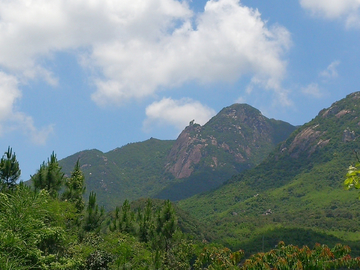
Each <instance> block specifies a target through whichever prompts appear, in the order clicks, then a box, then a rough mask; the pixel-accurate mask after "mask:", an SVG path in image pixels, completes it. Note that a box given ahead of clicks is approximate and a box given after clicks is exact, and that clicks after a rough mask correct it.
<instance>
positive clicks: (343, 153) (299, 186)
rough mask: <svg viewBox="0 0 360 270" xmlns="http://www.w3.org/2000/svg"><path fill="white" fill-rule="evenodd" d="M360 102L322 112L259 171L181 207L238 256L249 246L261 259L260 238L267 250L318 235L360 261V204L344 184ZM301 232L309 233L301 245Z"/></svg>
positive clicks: (355, 98) (353, 99)
mask: <svg viewBox="0 0 360 270" xmlns="http://www.w3.org/2000/svg"><path fill="white" fill-rule="evenodd" d="M359 95H360V94H359V93H354V94H352V95H349V96H348V97H347V98H346V99H344V100H341V101H339V102H336V103H334V104H333V105H332V106H331V107H330V108H328V109H324V110H323V111H321V112H320V113H319V115H318V116H317V117H316V118H314V119H313V120H312V121H310V122H309V123H307V124H305V125H304V126H302V127H299V128H298V129H297V130H296V131H294V132H293V133H292V134H291V135H290V137H289V138H288V139H287V140H286V141H285V142H283V143H281V144H279V145H278V147H277V148H276V149H275V150H274V151H273V152H272V153H270V155H269V157H268V158H267V159H266V160H264V161H263V162H262V163H261V164H259V165H258V166H257V167H255V168H254V169H250V170H247V171H244V172H243V173H241V174H239V175H236V176H233V177H232V178H231V179H229V180H228V181H227V182H226V183H225V184H224V185H223V186H221V187H220V188H218V189H216V190H213V191H211V192H206V193H203V194H200V195H196V196H194V197H192V198H189V199H186V200H182V201H180V202H179V203H178V206H179V207H180V208H182V209H184V210H185V211H188V212H189V213H190V214H191V215H192V216H194V217H197V218H199V220H200V221H201V222H203V223H205V224H206V225H207V226H209V227H212V228H213V229H214V232H215V234H216V235H217V239H218V241H219V242H220V243H222V244H223V245H225V246H228V247H231V248H232V249H238V248H239V247H241V248H243V246H244V245H245V244H246V248H245V247H244V249H245V250H246V251H250V252H252V253H253V252H259V251H262V244H261V243H262V241H261V239H262V236H265V243H264V245H265V249H266V250H269V249H270V248H271V247H273V243H274V241H279V240H284V241H286V242H290V243H294V244H295V242H297V244H299V245H300V244H301V245H306V244H310V243H311V244H312V242H311V238H310V237H307V235H313V234H316V235H317V236H316V237H317V238H319V240H318V241H320V242H322V243H325V244H331V245H332V244H334V241H338V242H342V243H346V244H348V245H350V246H351V248H352V250H353V252H354V254H360V253H359V244H358V240H360V238H359V235H358V234H356V232H357V230H358V228H359V226H360V222H359V217H360V213H359V210H358V209H359V207H360V202H359V201H358V200H351V199H350V200H349V194H347V193H346V192H344V191H343V190H342V189H341V182H342V181H341V180H340V179H343V178H344V171H345V170H346V168H347V167H348V165H349V164H350V163H351V160H352V158H353V157H352V155H351V153H352V152H353V150H354V149H355V150H356V149H358V147H359V143H358V141H359V137H358V134H360V125H358V123H359V119H358V115H359V113H360V106H359ZM348 134H350V135H348ZM355 168H356V169H355V170H354V169H353V168H351V170H352V172H351V173H352V174H356V170H358V169H359V167H358V165H357V166H355ZM351 177H353V175H352V176H351ZM354 180H356V178H354ZM349 183H350V184H351V182H349ZM349 183H348V184H349ZM354 183H356V182H353V184H354ZM350 192H351V191H350ZM268 210H270V211H268ZM289 230H293V231H296V232H299V233H295V234H291V233H288V231H289ZM301 231H302V232H306V233H304V234H303V236H304V237H302V238H301V237H300V236H301V233H300V232H301ZM275 232H276V233H278V235H276V236H275ZM267 236H268V239H270V238H271V237H273V238H272V240H271V241H270V240H269V241H266V239H267ZM305 236H306V237H305ZM281 237H283V238H281ZM300 240H301V241H300ZM275 243H276V242H275Z"/></svg>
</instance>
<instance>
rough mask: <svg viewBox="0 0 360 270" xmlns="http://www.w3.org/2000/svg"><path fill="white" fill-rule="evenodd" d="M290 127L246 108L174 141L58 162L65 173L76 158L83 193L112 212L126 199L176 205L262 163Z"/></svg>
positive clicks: (225, 112)
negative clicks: (83, 182)
mask: <svg viewBox="0 0 360 270" xmlns="http://www.w3.org/2000/svg"><path fill="white" fill-rule="evenodd" d="M294 129H295V127H294V126H292V125H290V124H288V123H285V122H282V121H278V120H274V119H268V118H266V117H265V116H263V115H262V114H261V113H260V111H258V110H257V109H255V108H253V107H251V106H249V105H246V104H234V105H232V106H229V107H226V108H224V109H223V110H222V111H221V112H219V113H218V114H217V115H216V116H214V117H213V118H212V119H211V120H210V121H209V122H208V123H206V124H205V125H204V126H200V125H198V124H194V123H193V122H192V123H190V125H189V126H188V127H186V128H185V129H184V131H183V132H182V133H181V134H180V135H179V137H178V138H177V140H176V141H172V140H169V141H162V140H157V139H153V138H152V139H149V140H147V141H144V142H138V143H131V144H128V145H125V146H123V147H121V148H117V149H115V150H113V151H110V152H108V153H102V152H101V151H99V150H87V151H82V152H79V153H76V154H74V155H72V156H70V157H67V158H65V159H63V160H61V161H60V165H61V166H62V167H63V171H64V172H65V173H66V174H69V173H70V172H71V170H72V168H73V166H74V164H75V162H76V160H77V159H78V158H80V164H81V169H82V170H83V172H84V173H85V179H86V186H87V193H86V195H85V196H86V197H87V196H88V193H89V192H90V191H95V192H96V193H97V195H98V199H99V204H100V205H104V206H105V207H106V208H108V209H113V208H114V207H115V206H116V205H118V204H119V203H122V202H123V201H124V200H125V199H129V200H136V199H138V198H141V197H154V198H160V199H171V200H179V199H183V198H187V197H190V196H192V195H194V194H197V193H200V192H204V191H207V190H210V189H214V188H216V187H218V186H219V185H221V184H222V183H223V182H224V181H226V180H227V179H229V178H230V177H231V176H232V175H234V174H238V173H239V172H241V171H243V170H245V169H249V168H252V167H254V166H256V165H257V164H259V163H260V162H261V161H262V160H264V159H265V158H266V156H267V155H268V154H269V152H270V151H272V150H273V149H274V148H275V146H276V144H277V143H278V142H280V141H281V140H283V139H284V138H286V137H287V136H288V135H289V134H290V133H291V132H292V131H293V130H294Z"/></svg>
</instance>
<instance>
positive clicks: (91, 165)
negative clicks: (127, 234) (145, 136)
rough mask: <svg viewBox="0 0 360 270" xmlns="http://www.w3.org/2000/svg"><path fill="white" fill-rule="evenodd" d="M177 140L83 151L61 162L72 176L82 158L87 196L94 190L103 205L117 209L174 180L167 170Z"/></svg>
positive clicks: (147, 141) (109, 208) (152, 139)
mask: <svg viewBox="0 0 360 270" xmlns="http://www.w3.org/2000/svg"><path fill="white" fill-rule="evenodd" d="M173 143H174V141H173V140H157V139H154V138H151V139H149V140H146V141H144V142H137V143H130V144H127V145H125V146H123V147H121V148H116V149H114V150H112V151H110V152H107V153H103V152H101V151H98V150H87V151H82V152H79V153H76V154H74V155H72V156H69V157H67V158H65V159H63V160H61V161H59V164H60V165H61V167H62V168H63V172H64V173H65V174H68V175H70V173H71V171H72V170H73V167H74V164H75V163H76V161H77V160H78V159H79V158H80V160H81V167H80V168H81V170H82V171H83V173H84V176H85V178H86V186H87V188H86V192H85V198H88V197H89V194H90V192H91V191H94V192H95V193H96V194H97V201H98V203H99V204H100V205H103V206H104V207H105V209H107V210H114V209H115V207H116V206H118V204H119V203H120V204H121V203H123V202H124V201H125V200H126V199H128V200H130V201H133V200H136V199H139V198H141V197H144V198H145V197H146V198H147V197H152V196H154V195H155V194H157V193H158V192H160V191H161V190H162V189H163V188H164V186H166V185H167V184H169V183H171V182H172V179H171V177H169V176H168V175H165V174H164V172H163V171H164V170H163V169H164V165H165V163H166V157H167V154H168V152H169V151H170V149H171V147H172V145H173Z"/></svg>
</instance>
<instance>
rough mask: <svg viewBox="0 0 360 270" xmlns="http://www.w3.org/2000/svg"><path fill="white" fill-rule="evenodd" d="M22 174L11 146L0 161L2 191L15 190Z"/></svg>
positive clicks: (0, 185)
mask: <svg viewBox="0 0 360 270" xmlns="http://www.w3.org/2000/svg"><path fill="white" fill-rule="evenodd" d="M20 174H21V170H20V167H19V162H18V161H17V160H16V155H15V152H14V153H13V152H12V148H11V147H10V146H9V147H8V150H7V151H6V152H5V153H4V155H3V157H2V158H1V161H0V190H5V189H13V188H14V187H15V186H16V180H18V179H19V177H20Z"/></svg>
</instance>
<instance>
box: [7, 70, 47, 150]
mask: <svg viewBox="0 0 360 270" xmlns="http://www.w3.org/2000/svg"><path fill="white" fill-rule="evenodd" d="M19 98H21V92H20V91H19V89H18V80H17V79H16V77H14V76H12V75H8V74H6V73H4V72H0V135H2V134H4V133H6V132H9V131H14V130H18V129H20V130H22V131H23V132H24V133H25V134H28V135H29V136H30V138H31V140H32V141H33V142H34V143H35V144H44V143H45V142H46V139H47V137H48V135H49V134H50V133H52V130H53V128H52V126H49V127H46V128H43V129H42V130H38V129H37V128H36V127H35V126H34V121H33V119H32V118H31V117H30V116H27V115H25V114H24V113H22V112H19V111H17V110H16V108H15V104H16V101H17V100H18V99H19Z"/></svg>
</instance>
